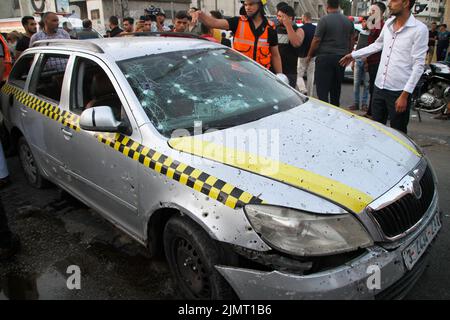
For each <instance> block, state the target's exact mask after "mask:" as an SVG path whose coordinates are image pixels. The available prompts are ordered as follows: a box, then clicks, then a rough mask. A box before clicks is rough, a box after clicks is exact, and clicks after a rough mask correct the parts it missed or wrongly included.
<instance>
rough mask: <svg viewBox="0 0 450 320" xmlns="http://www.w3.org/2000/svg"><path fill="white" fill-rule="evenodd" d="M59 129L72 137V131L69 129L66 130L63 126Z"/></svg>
mask: <svg viewBox="0 0 450 320" xmlns="http://www.w3.org/2000/svg"><path fill="white" fill-rule="evenodd" d="M61 131H62V133H63V134H64V135H65V136H66V137H68V138H72V136H73V134H72V132H70V131H68V130H66V129H64V128H61Z"/></svg>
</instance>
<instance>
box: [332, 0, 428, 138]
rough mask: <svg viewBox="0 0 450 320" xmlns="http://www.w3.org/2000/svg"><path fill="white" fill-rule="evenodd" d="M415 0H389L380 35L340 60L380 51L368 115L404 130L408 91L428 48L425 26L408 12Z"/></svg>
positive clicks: (407, 111)
mask: <svg viewBox="0 0 450 320" xmlns="http://www.w3.org/2000/svg"><path fill="white" fill-rule="evenodd" d="M414 4H415V0H390V1H389V5H388V6H389V10H390V13H391V15H392V16H393V17H392V18H390V19H389V20H387V21H386V23H385V25H384V27H383V30H382V31H381V34H380V37H379V38H378V40H377V41H375V42H374V43H373V44H371V45H370V46H368V47H366V48H363V49H361V50H358V51H354V52H353V53H350V54H348V55H346V56H345V57H344V58H342V59H341V64H342V65H348V64H349V63H350V62H352V61H353V60H354V59H359V58H365V57H367V56H370V55H372V54H374V53H376V52H379V51H382V54H381V62H380V67H379V69H378V73H377V78H376V80H375V90H374V93H373V100H372V108H373V109H372V118H373V120H375V121H378V122H380V123H383V124H386V122H387V120H388V118H389V119H390V123H391V127H392V128H394V129H397V130H399V131H402V132H404V133H407V127H408V122H409V113H410V106H411V94H412V93H413V91H414V89H415V87H416V85H417V82H418V81H419V79H420V77H421V76H422V74H423V71H424V67H425V58H426V54H427V51H428V29H427V26H426V25H425V24H423V23H422V22H420V21H418V20H416V18H414V16H413V15H412V13H411V11H412V9H413V8H414Z"/></svg>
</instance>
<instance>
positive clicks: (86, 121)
mask: <svg viewBox="0 0 450 320" xmlns="http://www.w3.org/2000/svg"><path fill="white" fill-rule="evenodd" d="M80 127H81V129H83V130H86V131H99V132H119V131H121V129H122V123H121V122H120V121H117V120H116V118H115V117H114V114H113V112H112V110H111V107H93V108H89V109H86V110H84V111H83V113H81V117H80Z"/></svg>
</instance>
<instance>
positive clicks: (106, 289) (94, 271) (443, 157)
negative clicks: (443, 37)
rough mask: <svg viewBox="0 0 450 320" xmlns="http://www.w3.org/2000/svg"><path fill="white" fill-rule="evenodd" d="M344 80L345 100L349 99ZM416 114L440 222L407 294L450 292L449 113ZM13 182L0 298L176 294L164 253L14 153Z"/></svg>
mask: <svg viewBox="0 0 450 320" xmlns="http://www.w3.org/2000/svg"><path fill="white" fill-rule="evenodd" d="M351 97H352V88H351V85H349V84H346V85H344V91H343V97H342V100H341V104H342V105H343V106H349V105H351V104H352V101H351V99H352V98H351ZM414 116H415V115H413V117H412V119H411V125H410V135H411V136H412V137H413V138H414V139H415V140H416V141H417V142H418V143H419V144H420V145H421V146H422V147H423V149H424V151H425V153H426V154H427V155H428V156H429V158H430V159H431V161H432V163H433V165H434V168H435V169H436V172H437V174H438V176H439V178H440V180H439V192H440V197H441V198H440V204H441V208H442V210H443V211H444V215H443V228H442V231H441V233H440V235H439V237H438V239H437V240H436V241H435V243H434V244H433V247H432V248H431V253H430V254H431V263H430V266H429V267H428V269H427V271H426V272H425V274H424V275H423V276H422V278H421V279H420V280H419V282H418V283H417V284H416V285H415V287H414V288H413V290H412V291H411V293H410V294H409V296H408V298H409V299H450V290H449V288H450V250H449V246H450V231H449V226H450V179H449V178H450V161H449V159H450V121H438V120H433V119H431V117H430V116H428V115H424V121H423V122H422V123H419V122H418V120H417V117H414ZM8 165H9V169H10V171H11V177H12V180H13V184H12V185H11V186H9V187H8V188H6V189H4V190H2V191H1V197H2V200H3V204H4V205H5V209H6V211H7V214H8V216H9V218H10V222H11V227H12V229H13V230H14V231H15V232H16V233H17V234H19V236H20V238H21V241H22V250H21V251H20V253H19V254H18V255H17V256H16V257H15V259H14V260H13V261H12V262H9V263H3V264H0V299H13V298H16V299H17V298H19V299H174V298H177V294H176V289H175V288H174V283H173V280H172V278H171V276H170V273H169V271H168V267H167V264H166V262H165V261H164V259H150V258H149V257H148V255H147V252H146V250H145V249H144V248H142V247H141V246H140V245H138V244H136V243H135V242H133V241H132V240H131V239H130V238H128V237H127V236H126V235H124V234H123V233H121V232H120V231H117V230H116V229H115V228H114V227H113V226H112V225H110V224H109V223H108V222H106V221H104V220H103V219H102V218H101V217H100V216H99V215H98V214H96V213H95V212H92V211H91V210H90V209H88V208H86V207H84V206H83V205H82V204H80V203H79V202H77V201H75V200H73V199H71V198H70V197H66V196H64V195H62V194H61V192H60V191H59V190H58V189H57V188H55V187H50V188H48V189H44V190H36V189H33V188H31V187H29V186H28V185H27V184H26V183H25V179H24V177H23V175H22V172H21V169H20V165H19V163H18V159H17V158H10V159H8ZM71 265H77V266H79V267H80V270H81V276H82V277H81V290H68V289H67V286H66V281H67V279H68V278H69V276H70V274H68V273H67V268H68V267H69V266H71Z"/></svg>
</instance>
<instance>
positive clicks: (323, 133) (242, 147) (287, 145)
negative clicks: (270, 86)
mask: <svg viewBox="0 0 450 320" xmlns="http://www.w3.org/2000/svg"><path fill="white" fill-rule="evenodd" d="M237 141H238V142H237ZM169 145H170V146H171V148H173V149H175V150H178V151H181V152H182V153H188V154H191V155H195V156H198V157H202V158H206V159H208V160H212V161H214V162H217V163H222V164H224V165H226V166H228V167H231V168H234V169H235V170H239V171H240V170H244V171H246V172H250V173H253V174H255V175H256V176H252V179H247V180H246V181H239V183H240V187H241V188H244V190H245V188H246V187H248V189H254V188H253V187H252V185H254V184H255V183H256V182H257V181H258V177H263V178H265V179H266V180H265V181H267V179H270V180H269V181H272V185H273V183H274V182H275V183H281V184H286V185H289V186H291V187H295V188H298V189H301V190H305V191H307V192H309V193H312V194H315V195H318V196H320V197H322V198H325V199H328V200H330V201H331V202H333V203H336V204H338V205H340V206H342V207H344V208H346V209H348V210H351V211H353V212H361V211H362V210H363V209H364V208H365V207H366V206H367V205H368V204H369V203H370V202H372V201H373V200H375V199H376V198H378V197H379V196H381V195H383V194H384V193H385V192H386V191H388V190H389V189H390V188H392V187H393V186H394V185H395V184H396V183H398V182H399V181H400V179H401V178H402V177H404V176H405V175H406V174H407V173H409V172H410V171H411V170H412V169H413V168H414V167H415V166H416V165H417V163H418V162H419V161H420V158H421V155H420V153H419V151H418V150H417V149H416V147H415V146H414V145H413V144H412V143H411V142H410V141H409V140H408V139H407V138H406V137H405V136H403V135H402V134H401V133H399V132H397V131H395V130H393V129H391V128H388V127H386V126H383V125H381V124H379V123H376V122H373V121H371V120H369V119H366V118H362V117H359V116H356V115H354V114H352V113H350V112H347V111H345V110H342V109H340V108H337V107H334V106H331V105H328V104H325V103H323V102H321V101H318V100H315V99H310V100H309V101H308V102H306V103H304V104H303V105H300V106H298V107H296V108H293V109H291V110H289V111H285V112H281V113H278V114H275V115H272V116H269V117H266V118H263V119H260V120H258V121H254V122H251V123H247V124H244V125H240V126H237V127H233V128H229V129H226V130H221V131H215V132H209V133H205V134H203V135H200V136H195V137H182V138H173V139H170V140H169ZM215 167H216V166H213V167H211V169H210V170H209V171H211V170H212V171H213V172H212V173H214V170H215ZM221 173H223V171H221ZM230 174H231V175H232V174H233V173H231V171H228V172H227V175H230ZM235 174H236V173H235ZM275 190H276V188H275ZM267 198H269V199H267ZM265 200H266V201H267V202H269V203H270V194H268V195H266V199H265Z"/></svg>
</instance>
